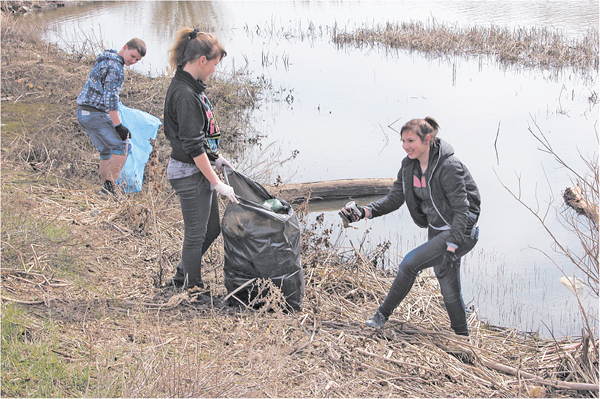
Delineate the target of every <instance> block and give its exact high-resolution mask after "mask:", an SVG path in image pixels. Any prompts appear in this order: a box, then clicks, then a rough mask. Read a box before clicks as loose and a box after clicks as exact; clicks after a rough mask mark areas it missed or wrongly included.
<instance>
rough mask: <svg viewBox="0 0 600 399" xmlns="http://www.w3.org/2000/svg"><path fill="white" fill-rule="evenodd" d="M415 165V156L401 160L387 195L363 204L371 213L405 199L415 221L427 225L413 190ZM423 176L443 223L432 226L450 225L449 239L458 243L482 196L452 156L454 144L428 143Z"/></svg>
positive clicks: (385, 210) (472, 222) (470, 225)
mask: <svg viewBox="0 0 600 399" xmlns="http://www.w3.org/2000/svg"><path fill="white" fill-rule="evenodd" d="M414 168H420V165H419V160H418V159H410V158H409V157H406V158H404V159H403V160H402V167H401V168H400V171H398V178H397V180H396V181H395V182H394V185H393V186H392V189H391V190H390V192H389V193H388V195H386V196H385V197H384V198H382V199H380V200H379V201H377V202H372V203H370V204H368V205H367V206H366V207H367V208H369V209H370V211H371V217H378V216H383V215H385V214H388V213H390V212H393V211H395V210H396V209H398V208H400V207H401V206H402V204H404V203H405V202H406V206H407V208H408V210H409V212H410V215H411V217H412V218H413V220H414V222H415V223H416V224H417V225H418V226H419V227H423V228H425V227H427V226H428V225H429V221H428V220H427V216H426V215H425V213H424V212H423V211H422V210H421V200H420V199H419V198H418V197H417V196H416V195H415V192H414V190H413V183H412V182H413V175H414ZM425 177H426V179H427V187H428V188H429V189H428V193H429V195H430V197H431V201H432V203H433V207H434V208H435V210H436V212H437V214H438V215H439V217H440V218H441V220H443V221H444V223H445V226H433V227H435V228H437V229H440V228H447V227H449V228H450V237H449V239H448V243H450V244H454V245H456V246H458V245H460V244H461V243H462V242H463V240H464V237H465V233H466V232H467V231H470V230H471V229H472V228H473V226H474V225H475V223H477V220H478V218H479V212H480V205H481V198H480V195H479V190H478V188H477V184H475V180H473V177H472V176H471V173H470V172H469V170H468V169H467V167H466V166H465V165H463V163H462V162H460V160H459V159H458V158H456V157H455V156H454V148H452V146H451V145H450V144H449V143H447V142H445V141H443V140H441V139H438V140H437V141H436V142H434V143H433V144H432V145H431V149H430V152H429V165H428V166H427V170H426V171H425Z"/></svg>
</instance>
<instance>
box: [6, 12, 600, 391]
mask: <svg viewBox="0 0 600 399" xmlns="http://www.w3.org/2000/svg"><path fill="white" fill-rule="evenodd" d="M2 18H3V19H2V72H1V73H2V91H1V98H2V143H1V151H2V153H1V162H2V163H1V167H2V187H1V196H2V209H1V212H2V221H1V222H2V233H1V237H2V238H1V239H2V269H1V271H2V274H1V276H2V277H1V278H2V281H1V282H2V287H1V301H2V329H1V331H2V360H1V362H2V363H1V369H2V373H1V378H2V381H1V386H2V388H1V389H2V391H1V394H2V396H3V397H25V396H38V397H47V396H93V397H122V396H136V397H158V396H168V397H179V396H195V397H199V396H206V397H217V396H245V397H252V396H255V397H331V396H345V397H359V396H364V397H375V396H376V397H382V396H412V397H459V396H460V397H514V396H530V397H542V396H552V397H581V396H589V397H597V396H598V390H597V387H598V380H597V375H598V373H597V371H598V356H597V353H598V342H597V341H593V340H592V341H590V340H588V339H578V338H573V339H571V338H569V339H559V340H556V341H555V340H542V339H539V337H536V336H535V335H531V334H523V333H520V332H518V331H514V330H511V329H503V328H497V327H492V326H488V325H486V324H485V323H482V322H480V321H479V320H478V318H477V315H476V314H473V315H471V317H470V319H469V322H470V328H471V331H472V336H471V339H470V341H467V340H466V339H462V338H461V337H457V336H455V335H454V334H452V333H451V332H450V330H449V328H448V327H447V325H448V322H447V319H446V318H447V316H446V314H445V310H444V308H443V303H442V300H441V297H440V295H439V290H438V288H437V286H436V281H435V279H433V278H430V277H429V276H427V275H423V276H421V277H420V278H419V280H418V281H417V283H416V285H415V287H414V289H413V290H412V291H411V293H410V295H409V297H407V299H406V300H405V301H404V302H403V304H402V306H401V307H400V308H399V309H398V310H397V312H396V313H395V315H394V316H393V317H392V319H391V320H390V322H389V323H388V325H387V326H386V328H385V329H383V330H381V331H376V330H372V329H368V328H365V327H364V325H363V323H364V320H366V319H367V318H368V317H369V316H370V315H371V313H372V312H373V311H374V309H375V308H376V306H377V304H378V302H379V301H381V299H382V298H383V297H384V296H385V294H386V292H387V289H388V288H389V285H390V283H391V276H389V275H387V274H385V273H384V272H383V271H382V270H380V269H379V268H377V263H378V260H379V259H380V258H381V256H382V254H383V252H384V251H385V248H379V249H378V250H375V251H374V252H372V253H365V252H364V251H361V250H360V249H359V248H357V249H356V250H355V251H352V252H341V251H340V250H338V249H336V248H335V247H334V245H333V244H332V241H333V240H332V237H330V234H331V232H330V231H329V230H328V229H327V228H326V226H323V225H321V224H319V222H316V223H315V224H314V225H306V224H304V225H303V239H302V261H303V267H304V272H305V283H306V291H305V296H304V302H303V309H302V311H299V312H296V313H295V314H289V313H287V312H285V311H284V309H283V304H282V302H281V301H280V297H278V296H277V295H276V292H274V293H273V295H270V296H268V297H267V298H266V300H265V301H266V304H265V306H263V307H260V308H258V309H254V308H252V307H249V308H246V307H233V306H230V305H229V303H228V302H227V301H225V300H224V298H225V296H226V294H227V293H226V290H225V288H224V286H223V273H222V262H223V261H222V259H223V249H222V242H221V241H220V239H219V241H218V242H217V243H216V245H214V246H213V248H211V250H210V251H209V253H208V254H207V256H206V264H205V278H206V281H207V282H208V283H209V284H210V288H209V289H208V290H207V291H206V292H204V293H201V294H195V295H191V294H189V293H187V292H181V291H178V290H176V289H173V288H169V287H164V283H165V281H166V280H167V279H168V278H169V277H170V276H171V274H172V273H173V270H174V266H175V265H176V264H177V262H178V259H179V256H180V248H181V241H182V227H183V226H182V221H181V214H180V211H179V206H178V204H177V200H176V198H174V195H173V192H172V190H171V188H170V186H169V185H168V182H166V178H165V174H164V169H165V165H166V163H165V162H166V156H167V153H168V150H167V146H166V143H164V141H161V139H160V137H161V133H160V132H159V139H158V140H157V142H156V143H155V146H156V153H155V155H154V156H153V158H152V161H151V164H150V165H149V167H148V173H147V176H146V177H147V179H146V180H145V183H144V190H143V191H142V192H141V193H138V194H135V195H128V196H120V197H117V198H105V197H101V196H98V195H96V194H95V192H96V191H97V188H98V181H97V169H96V168H97V158H96V157H97V155H96V153H95V150H94V149H93V147H92V146H91V144H90V143H89V139H88V138H87V136H86V135H85V133H84V132H83V131H82V130H81V128H80V127H79V125H78V123H77V120H76V118H75V108H76V105H75V98H76V97H77V94H78V93H79V90H80V88H81V87H82V85H83V83H84V81H85V79H86V77H87V74H88V73H89V70H90V68H91V66H92V65H93V58H94V57H91V56H86V55H82V54H67V53H64V52H62V51H60V50H59V49H57V48H55V47H54V46H52V45H48V44H47V43H44V42H42V41H41V40H40V39H39V32H40V28H39V27H37V28H36V27H31V26H20V25H19V24H18V23H17V21H16V20H14V19H12V18H11V17H9V16H6V15H3V16H2ZM240 79H243V78H240ZM168 83H169V78H168V77H164V78H157V79H150V78H148V77H144V76H140V75H136V74H133V73H130V72H127V75H126V85H125V88H124V90H123V92H122V96H121V98H122V100H123V102H124V103H125V104H126V105H127V106H130V107H132V108H138V109H142V110H144V111H146V112H149V113H152V114H154V115H156V116H159V117H161V116H162V102H163V99H164V93H165V92H166V87H167V86H168ZM239 85H240V84H239V81H215V82H211V87H210V90H211V91H212V93H211V98H213V99H214V103H215V107H216V108H217V109H216V112H217V114H218V115H219V117H220V119H219V120H220V122H221V127H222V129H223V131H224V132H225V133H227V134H225V135H224V136H228V137H234V138H235V140H243V139H244V138H243V134H242V132H238V131H236V130H235V129H236V127H235V126H236V124H235V123H234V122H235V118H238V117H239V115H240V113H243V112H244V111H245V110H247V109H250V108H251V107H252V106H253V104H254V101H255V100H256V98H255V97H257V96H256V92H257V91H258V90H260V88H259V87H257V86H255V85H253V84H252V82H251V81H244V82H243V90H238V89H237V88H238V87H239ZM163 140H164V139H163ZM229 145H234V143H229ZM222 205H223V206H225V204H224V203H223V204H222ZM297 212H298V214H299V215H300V217H302V215H303V209H302V207H298V208H297ZM594 387H595V389H594Z"/></svg>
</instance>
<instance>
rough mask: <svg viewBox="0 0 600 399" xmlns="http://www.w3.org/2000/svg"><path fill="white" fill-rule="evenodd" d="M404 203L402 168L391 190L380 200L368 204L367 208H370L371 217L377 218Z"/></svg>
mask: <svg viewBox="0 0 600 399" xmlns="http://www.w3.org/2000/svg"><path fill="white" fill-rule="evenodd" d="M402 204H404V187H403V185H402V169H400V171H398V176H397V178H396V181H395V182H394V184H393V185H392V188H391V189H390V192H389V193H388V194H387V195H386V196H385V197H383V198H382V199H380V200H379V201H376V202H371V203H370V204H368V205H366V206H365V208H369V210H370V211H371V218H375V217H379V216H383V215H387V214H388V213H391V212H394V211H395V210H396V209H398V208H400V207H401V206H402Z"/></svg>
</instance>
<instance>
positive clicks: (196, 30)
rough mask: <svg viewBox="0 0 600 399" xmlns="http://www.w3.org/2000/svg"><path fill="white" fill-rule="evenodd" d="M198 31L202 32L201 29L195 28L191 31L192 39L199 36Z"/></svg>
mask: <svg viewBox="0 0 600 399" xmlns="http://www.w3.org/2000/svg"><path fill="white" fill-rule="evenodd" d="M198 32H200V29H198V28H194V30H193V31H191V32H190V39H195V38H196V36H198Z"/></svg>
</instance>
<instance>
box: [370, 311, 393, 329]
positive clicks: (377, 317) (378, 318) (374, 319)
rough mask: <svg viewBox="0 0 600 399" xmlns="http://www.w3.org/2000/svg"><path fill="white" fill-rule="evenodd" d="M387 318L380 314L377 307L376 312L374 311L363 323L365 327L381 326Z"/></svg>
mask: <svg viewBox="0 0 600 399" xmlns="http://www.w3.org/2000/svg"><path fill="white" fill-rule="evenodd" d="M387 320H388V319H387V317H385V316H384V315H383V314H381V312H380V311H379V309H377V312H375V314H374V315H373V316H371V318H370V319H369V320H367V321H366V322H365V324H366V325H367V327H373V328H382V327H383V325H384V324H385V322H386V321H387Z"/></svg>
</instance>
